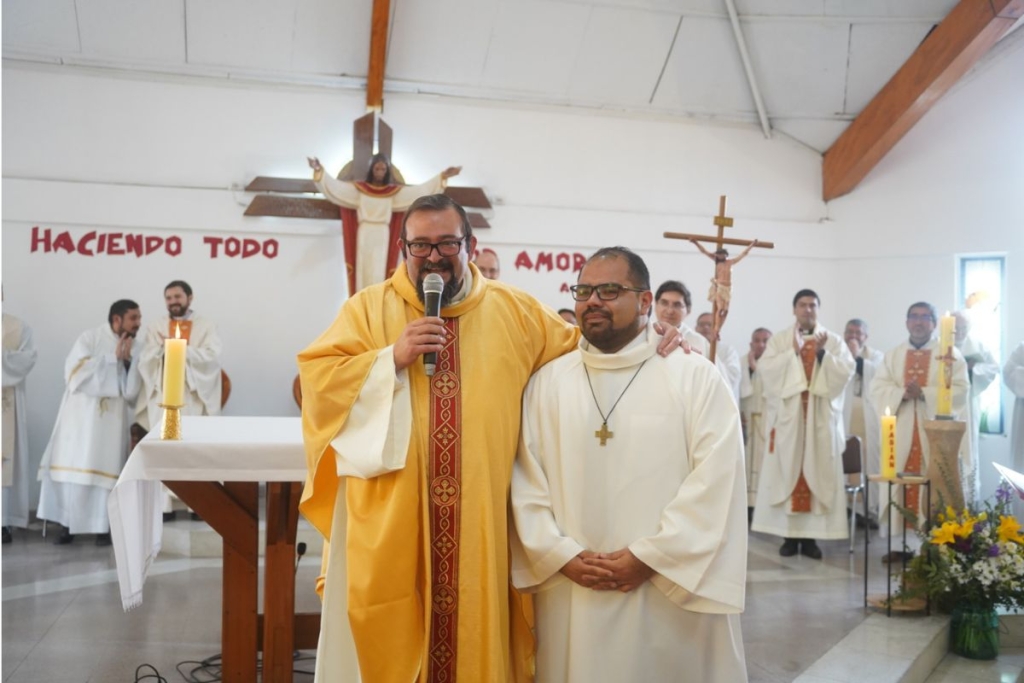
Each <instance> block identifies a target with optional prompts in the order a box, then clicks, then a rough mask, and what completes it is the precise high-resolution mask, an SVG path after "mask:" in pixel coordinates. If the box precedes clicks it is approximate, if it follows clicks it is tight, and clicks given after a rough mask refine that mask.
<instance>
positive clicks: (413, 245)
mask: <svg viewBox="0 0 1024 683" xmlns="http://www.w3.org/2000/svg"><path fill="white" fill-rule="evenodd" d="M464 241H465V238H462V239H457V240H442V241H440V242H438V243H437V244H434V243H432V242H406V243H405V248H406V249H408V250H409V255H410V256H415V257H416V258H429V257H430V252H432V251H434V250H435V249H437V253H438V254H439V255H441V256H455V255H456V254H458V253H459V252H460V251H462V243H463V242H464Z"/></svg>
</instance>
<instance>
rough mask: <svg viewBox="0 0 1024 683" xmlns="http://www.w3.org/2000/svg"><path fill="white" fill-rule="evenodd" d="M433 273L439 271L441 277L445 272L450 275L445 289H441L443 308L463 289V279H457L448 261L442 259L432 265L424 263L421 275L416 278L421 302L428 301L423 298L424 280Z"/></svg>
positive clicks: (417, 292) (417, 291)
mask: <svg viewBox="0 0 1024 683" xmlns="http://www.w3.org/2000/svg"><path fill="white" fill-rule="evenodd" d="M431 273H437V274H438V275H440V276H441V277H444V275H445V273H447V274H448V275H449V278H448V281H447V282H445V283H444V289H442V290H441V308H444V307H446V306H448V305H449V304H451V302H452V299H454V298H455V295H456V294H458V293H459V290H460V289H462V280H456V279H455V271H454V270H452V267H451V264H449V263H447V262H446V261H441V262H439V263H437V264H434V265H433V266H430V267H428V266H427V265H424V266H423V267H422V268H420V274H419V277H418V278H417V279H416V296H417V297H419V299H420V303H426V301H424V299H423V281H424V280H425V279H426V278H427V275H430V274H431Z"/></svg>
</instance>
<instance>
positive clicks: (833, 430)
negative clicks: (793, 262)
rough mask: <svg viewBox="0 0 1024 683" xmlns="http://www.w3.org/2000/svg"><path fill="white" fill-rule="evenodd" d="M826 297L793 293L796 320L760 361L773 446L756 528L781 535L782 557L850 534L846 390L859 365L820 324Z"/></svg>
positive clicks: (817, 551)
mask: <svg viewBox="0 0 1024 683" xmlns="http://www.w3.org/2000/svg"><path fill="white" fill-rule="evenodd" d="M820 302H821V300H820V299H819V298H818V295H817V294H816V293H815V292H814V291H813V290H810V289H802V290H800V291H799V292H797V293H796V296H794V297H793V315H794V316H795V317H796V322H795V324H794V325H792V326H791V327H788V328H786V329H784V330H782V331H780V332H776V333H775V334H774V335H773V336H772V338H771V339H769V340H768V347H767V348H766V349H765V352H764V355H763V356H761V360H760V361H758V363H757V367H758V371H759V372H760V373H761V381H762V382H764V397H765V431H766V432H767V434H768V449H767V450H766V451H765V456H764V462H763V463H762V467H761V480H760V481H759V482H758V487H757V503H756V504H755V506H754V522H753V524H752V525H751V529H753V530H754V531H760V532H762V533H768V534H774V535H776V536H782V537H783V538H784V542H783V544H782V547H781V548H779V554H780V555H782V556H783V557H791V556H793V555H796V554H797V552H799V553H801V554H802V555H805V556H807V557H810V558H812V559H815V560H820V559H821V557H822V552H821V548H819V547H818V544H817V543H816V542H815V539H825V540H828V539H841V538H848V537H849V535H850V532H849V530H848V528H847V517H846V490H845V488H844V487H843V460H842V454H843V449H844V448H845V447H846V436H845V434H844V433H843V397H844V395H845V392H846V384H847V383H848V382H849V381H850V377H851V376H852V375H853V372H854V368H855V364H854V362H853V356H852V355H850V349H849V348H847V346H846V344H845V343H844V342H843V339H842V338H841V337H840V336H839V335H837V334H836V333H834V332H830V331H829V330H826V329H825V328H824V327H822V326H821V325H819V324H818V307H819V305H820Z"/></svg>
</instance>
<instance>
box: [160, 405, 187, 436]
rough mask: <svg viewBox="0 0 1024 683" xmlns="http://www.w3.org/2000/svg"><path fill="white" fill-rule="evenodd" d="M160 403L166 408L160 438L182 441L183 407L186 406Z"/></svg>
mask: <svg viewBox="0 0 1024 683" xmlns="http://www.w3.org/2000/svg"><path fill="white" fill-rule="evenodd" d="M158 405H159V406H160V407H161V408H163V409H164V419H163V424H162V425H161V427H160V438H161V439H164V440H165V441H181V409H182V408H184V407H185V406H183V405H181V406H174V405H168V404H166V403H160V404H158Z"/></svg>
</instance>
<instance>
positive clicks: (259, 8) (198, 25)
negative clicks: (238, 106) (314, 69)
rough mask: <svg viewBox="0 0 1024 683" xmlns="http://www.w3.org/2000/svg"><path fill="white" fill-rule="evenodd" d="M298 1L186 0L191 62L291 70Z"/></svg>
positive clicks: (189, 59) (189, 58) (189, 57)
mask: <svg viewBox="0 0 1024 683" xmlns="http://www.w3.org/2000/svg"><path fill="white" fill-rule="evenodd" d="M295 12H296V6H295V0H218V2H208V1H207V0H186V13H185V18H186V23H187V30H188V61H189V63H190V64H203V65H208V66H237V67H243V68H251V69H268V70H274V71H287V70H288V69H289V68H290V67H291V62H292V36H293V34H294V30H295Z"/></svg>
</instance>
